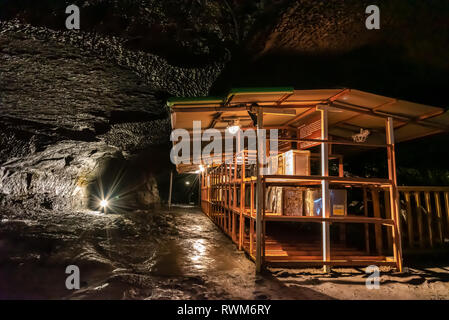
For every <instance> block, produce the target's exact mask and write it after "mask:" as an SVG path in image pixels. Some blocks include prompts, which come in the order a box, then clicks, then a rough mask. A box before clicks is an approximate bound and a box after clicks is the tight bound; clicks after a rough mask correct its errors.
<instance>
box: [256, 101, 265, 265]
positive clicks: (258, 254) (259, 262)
mask: <svg viewBox="0 0 449 320" xmlns="http://www.w3.org/2000/svg"><path fill="white" fill-rule="evenodd" d="M262 128H263V109H262V108H260V107H259V108H258V109H257V153H256V169H257V185H256V188H257V190H256V272H258V273H259V272H260V271H261V270H262V218H263V212H262V208H263V199H262V194H263V190H262V176H261V174H260V173H261V170H260V169H261V168H260V159H259V156H260V155H261V154H263V153H262V150H261V148H264V147H265V146H264V145H262V140H261V139H260V138H261V130H262Z"/></svg>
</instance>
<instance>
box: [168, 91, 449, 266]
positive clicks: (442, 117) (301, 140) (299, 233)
mask: <svg viewBox="0 0 449 320" xmlns="http://www.w3.org/2000/svg"><path fill="white" fill-rule="evenodd" d="M168 106H169V107H170V110H171V124H172V128H173V129H185V130H187V132H188V133H189V135H190V137H191V139H192V140H193V141H195V139H198V138H195V136H194V134H193V130H194V126H193V122H194V121H201V130H202V131H204V130H206V129H211V128H213V129H217V130H219V131H220V132H225V131H226V130H227V128H229V127H230V125H232V124H238V125H239V126H240V128H241V130H239V131H238V132H237V133H236V135H235V138H236V139H237V143H236V144H235V146H233V148H232V149H231V150H229V149H228V150H226V152H223V153H222V154H220V155H219V157H218V158H219V160H220V161H216V160H217V157H216V156H214V161H212V160H213V159H204V158H202V159H200V162H198V161H197V162H196V163H187V164H184V163H180V164H178V165H177V170H178V172H180V173H188V172H190V173H192V172H196V173H199V175H200V181H201V207H202V210H203V212H204V213H205V214H206V215H207V216H209V217H210V218H211V219H212V221H214V222H215V223H216V224H217V225H218V226H220V228H222V229H223V231H224V232H225V233H226V234H227V235H229V237H231V239H232V240H233V241H234V242H235V243H236V245H237V246H238V248H239V249H241V250H245V251H246V252H247V254H248V255H249V257H251V259H253V260H254V261H255V262H256V268H257V270H260V269H261V268H262V267H263V266H264V265H293V266H324V268H325V269H328V268H329V267H330V266H368V265H372V264H374V265H377V266H381V265H388V266H395V267H397V269H398V270H402V247H403V246H402V243H401V240H402V239H403V238H404V239H406V240H407V244H408V245H409V246H415V245H417V244H418V246H421V244H422V245H424V243H426V244H427V241H424V238H425V237H427V234H426V233H425V232H424V228H427V229H428V231H429V233H430V238H429V239H430V241H429V242H428V243H429V244H432V245H433V243H434V242H435V241H436V240H438V241H440V242H441V243H443V242H444V238H445V237H446V236H447V237H448V238H449V188H439V189H438V188H433V189H430V188H429V189H426V190H424V189H418V188H415V189H408V190H405V189H404V190H401V189H400V188H399V187H398V185H397V181H396V164H395V143H398V142H402V141H407V140H411V139H416V138H420V137H424V136H428V135H432V134H436V133H441V132H448V131H449V113H448V112H445V110H444V109H442V108H438V107H432V106H427V105H422V104H418V103H412V102H408V101H403V100H398V99H393V98H388V97H384V96H380V95H376V94H372V93H367V92H363V91H359V90H353V89H323V90H294V89H293V88H289V87H286V88H243V89H233V90H231V91H230V92H229V94H228V95H227V96H225V97H200V98H174V99H170V100H169V102H168ZM255 128H257V129H278V142H279V143H278V145H277V146H278V148H277V150H272V148H271V149H270V143H268V142H267V143H266V145H264V149H265V150H266V153H267V159H268V164H265V165H264V164H262V163H261V162H260V159H259V157H257V156H256V151H255V150H251V149H249V148H247V147H245V144H244V142H245V140H244V138H245V135H244V133H245V132H246V131H247V130H250V129H255ZM260 132H261V131H257V135H258V136H259V135H260V134H261V133H260ZM272 138H273V137H271V135H270V136H269V140H268V141H270V139H272ZM241 139H243V144H242V143H241ZM224 140H225V139H223V144H224ZM176 143H177V142H176V141H174V144H176ZM193 143H195V142H193ZM200 145H202V146H203V145H204V141H201V142H200ZM241 146H243V148H242V147H241ZM265 147H266V148H265ZM367 148H371V149H372V148H375V149H376V150H379V152H384V153H385V161H386V168H387V170H386V174H385V176H379V177H377V176H376V177H361V176H357V175H353V174H351V173H350V172H345V171H344V159H345V158H344V157H345V156H346V155H347V154H350V155H351V154H352V155H353V154H354V152H356V154H359V153H360V151H361V150H364V149H367ZM257 149H258V150H261V149H262V146H261V142H260V141H259V142H258V144H257ZM360 154H361V158H360V159H361V160H363V153H360ZM190 160H192V159H190ZM273 163H275V164H276V165H275V166H274V167H273V168H274V169H273V170H271V169H270V166H272V165H273ZM262 167H265V168H266V170H265V173H263V172H262V170H261V169H262ZM266 172H268V174H267V173H266ZM411 188H413V187H411ZM421 193H422V196H424V198H423V199H424V201H426V204H427V207H426V208H427V209H429V210H427V214H428V216H429V217H431V218H433V217H434V216H435V219H434V220H436V222H435V221H434V220H432V219H431V220H428V222H427V224H426V225H425V226H424V225H423V223H422V221H424V220H425V219H424V218H423V214H424V211H423V210H422V209H421V208H422V206H421V202H420V201H421V199H422V198H421ZM431 193H432V194H433V197H431V196H430V194H431ZM411 195H412V196H411ZM413 195H414V196H415V201H414V202H413V204H412V202H411V200H410V199H411V198H413ZM440 196H441V197H440ZM401 197H402V198H404V201H405V202H404V203H405V204H406V208H405V216H406V219H402V218H401V216H402V214H401V213H403V212H402V211H401V205H400V201H401V199H402V198H401ZM348 199H350V200H351V202H350V201H349V200H348ZM357 199H358V201H356V200H357ZM429 199H431V200H432V199H434V200H432V201H429ZM431 202H432V203H431ZM352 203H359V204H361V206H359V207H358V208H356V207H353V206H351V205H352ZM431 214H432V215H431ZM401 221H402V222H401ZM429 221H430V222H429ZM411 224H412V226H411V227H410V225H411ZM404 227H405V229H406V232H405V233H406V234H407V236H406V237H404V236H403V235H402V231H401V230H402V229H403V228H404ZM401 235H402V237H401Z"/></svg>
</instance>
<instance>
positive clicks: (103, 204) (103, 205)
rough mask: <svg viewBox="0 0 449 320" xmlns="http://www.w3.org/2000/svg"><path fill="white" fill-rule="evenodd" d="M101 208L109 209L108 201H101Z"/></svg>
mask: <svg viewBox="0 0 449 320" xmlns="http://www.w3.org/2000/svg"><path fill="white" fill-rule="evenodd" d="M100 206H101V207H103V208H105V207H107V206H108V200H105V199H103V200H101V201H100Z"/></svg>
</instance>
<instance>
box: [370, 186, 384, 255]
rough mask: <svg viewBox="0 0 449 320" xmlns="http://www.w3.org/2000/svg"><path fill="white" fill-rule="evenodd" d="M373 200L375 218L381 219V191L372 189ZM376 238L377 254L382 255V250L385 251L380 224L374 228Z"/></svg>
mask: <svg viewBox="0 0 449 320" xmlns="http://www.w3.org/2000/svg"><path fill="white" fill-rule="evenodd" d="M371 199H372V201H373V213H374V217H375V218H381V214H380V200H379V190H377V189H376V188H373V189H371ZM374 236H375V237H376V250H377V254H378V255H382V250H383V237H382V225H381V224H379V223H376V224H375V226H374Z"/></svg>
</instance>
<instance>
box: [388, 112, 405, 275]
mask: <svg viewBox="0 0 449 320" xmlns="http://www.w3.org/2000/svg"><path fill="white" fill-rule="evenodd" d="M385 127H386V136H387V145H388V146H387V154H388V177H389V179H390V180H391V181H392V186H391V188H390V205H391V215H392V217H393V220H394V226H393V253H394V257H395V261H396V266H397V268H398V271H399V272H402V241H401V219H400V215H399V210H400V208H399V192H398V187H397V178H396V156H395V150H394V123H393V118H392V117H388V118H387V121H386V125H385Z"/></svg>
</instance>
